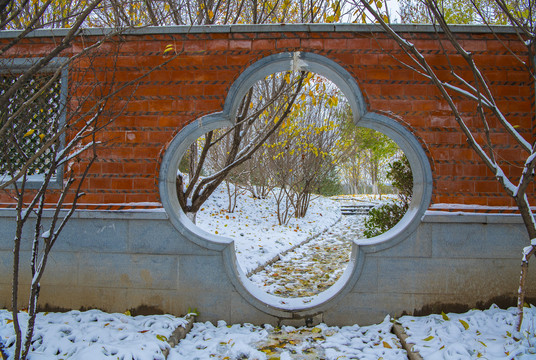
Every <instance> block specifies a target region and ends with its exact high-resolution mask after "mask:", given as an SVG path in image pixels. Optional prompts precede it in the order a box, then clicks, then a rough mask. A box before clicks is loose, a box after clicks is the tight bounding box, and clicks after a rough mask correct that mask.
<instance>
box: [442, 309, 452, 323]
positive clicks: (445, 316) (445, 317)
mask: <svg viewBox="0 0 536 360" xmlns="http://www.w3.org/2000/svg"><path fill="white" fill-rule="evenodd" d="M441 317H442V318H443V320H445V321H449V320H450V319H449V317H448V316H447V314H445V312H443V311H441Z"/></svg>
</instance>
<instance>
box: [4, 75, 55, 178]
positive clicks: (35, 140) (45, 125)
mask: <svg viewBox="0 0 536 360" xmlns="http://www.w3.org/2000/svg"><path fill="white" fill-rule="evenodd" d="M51 78H52V75H51V74H38V75H36V76H34V77H33V78H32V79H31V80H30V81H29V82H27V83H26V84H24V86H22V87H21V88H20V89H19V90H18V91H17V92H16V93H15V95H14V96H11V97H10V99H9V102H8V106H7V108H5V109H0V125H1V127H4V125H5V124H6V122H7V121H8V119H9V118H11V117H13V115H14V114H15V113H16V112H17V110H19V109H20V107H21V106H22V104H24V103H25V102H27V101H28V100H29V99H31V98H32V97H33V96H34V95H35V94H36V93H37V92H39V91H41V90H42V88H43V86H44V85H45V84H46V83H47V82H48V81H49V80H50V79H51ZM16 79H17V76H16V75H13V74H0V96H1V95H3V94H5V92H6V91H7V90H8V89H9V88H10V87H11V86H12V85H13V84H14V83H15V81H16ZM60 92H61V83H60V80H57V81H55V82H54V83H53V85H52V86H51V87H50V88H48V89H46V90H45V91H43V93H42V94H39V96H37V98H36V100H35V101H31V102H30V104H29V105H28V106H27V107H26V108H25V109H24V110H23V111H22V112H21V113H20V114H19V115H17V116H16V117H15V118H14V119H13V121H12V122H11V124H8V126H7V128H6V129H7V131H6V132H5V133H3V135H2V138H1V139H0V149H1V151H0V174H2V175H10V174H14V173H16V172H17V171H18V170H19V169H21V168H22V166H23V165H24V164H25V163H26V162H27V160H28V159H29V157H30V156H31V155H33V154H35V153H37V152H38V151H39V150H40V149H41V147H42V146H43V145H44V144H45V143H46V142H47V141H48V140H49V139H50V138H51V137H52V135H53V134H54V133H55V132H56V131H57V130H58V126H59V119H60V111H61V102H60V96H61V93H60ZM57 146H58V143H56V144H55V145H54V146H52V147H51V148H48V149H47V150H46V151H45V152H44V154H43V155H42V156H40V157H39V158H38V159H37V160H36V161H34V162H32V163H31V165H30V167H29V169H28V172H27V174H28V175H39V174H44V173H45V172H46V171H47V170H49V169H50V166H51V162H52V160H53V159H54V156H55V155H54V152H55V151H54V150H55V149H56V147H57Z"/></svg>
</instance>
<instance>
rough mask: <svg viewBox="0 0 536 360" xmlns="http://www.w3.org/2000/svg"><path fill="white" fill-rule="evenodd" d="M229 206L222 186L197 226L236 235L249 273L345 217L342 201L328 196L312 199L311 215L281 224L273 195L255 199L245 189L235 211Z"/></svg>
mask: <svg viewBox="0 0 536 360" xmlns="http://www.w3.org/2000/svg"><path fill="white" fill-rule="evenodd" d="M227 208H228V196H227V191H226V190H225V189H224V187H223V186H220V187H219V188H218V189H217V190H216V191H215V192H214V193H213V194H212V195H211V197H210V198H209V199H208V200H207V201H206V202H205V204H204V206H203V207H202V208H201V210H200V211H199V212H198V214H197V219H196V225H197V226H199V227H200V228H201V229H203V230H205V231H207V232H209V233H212V234H215V235H220V236H226V237H229V238H232V239H233V240H234V242H235V248H236V257H237V259H238V263H239V264H240V265H241V266H242V268H243V270H244V272H246V273H247V272H249V271H251V270H253V269H255V268H257V267H258V266H259V265H264V264H266V263H267V262H268V261H269V260H271V259H273V258H274V257H275V256H277V255H278V254H280V253H282V252H284V251H285V250H288V249H290V248H292V247H293V246H296V245H298V244H300V243H302V242H304V241H306V240H307V239H308V238H310V237H311V236H314V235H316V234H319V233H321V232H322V231H324V230H326V229H328V228H330V227H331V226H332V225H333V224H335V223H336V222H337V221H338V220H339V218H340V216H341V214H340V209H339V204H338V203H337V202H336V201H334V200H331V199H328V198H325V197H318V198H316V199H314V200H312V201H311V205H310V207H309V210H308V211H307V215H306V216H305V217H304V218H302V219H296V218H293V217H292V218H291V219H290V220H289V222H288V224H287V225H279V224H278V220H277V209H276V204H275V201H273V199H272V198H271V197H269V198H267V199H254V198H253V197H252V196H250V194H249V193H246V192H243V193H242V194H240V195H239V196H238V199H237V207H236V210H235V212H234V213H228V212H227Z"/></svg>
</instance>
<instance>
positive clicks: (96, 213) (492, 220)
mask: <svg viewBox="0 0 536 360" xmlns="http://www.w3.org/2000/svg"><path fill="white" fill-rule="evenodd" d="M65 214H66V211H62V212H61V215H65ZM52 215H53V210H51V209H46V210H44V212H43V217H44V218H51V217H52ZM6 217H7V218H15V209H0V218H6ZM72 218H73V219H117V220H165V219H169V216H168V215H167V213H166V212H165V210H164V208H157V209H132V210H76V211H75V213H74V214H73V216H72ZM422 222H424V223H477V224H522V223H523V219H522V218H521V215H519V214H482V213H469V212H462V211H457V212H447V211H431V210H428V211H426V212H425V214H424V215H423V217H422Z"/></svg>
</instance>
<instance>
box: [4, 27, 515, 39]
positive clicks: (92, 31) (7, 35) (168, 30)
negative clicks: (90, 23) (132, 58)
mask: <svg viewBox="0 0 536 360" xmlns="http://www.w3.org/2000/svg"><path fill="white" fill-rule="evenodd" d="M392 28H393V29H394V30H395V31H396V32H399V33H400V32H402V33H405V32H406V33H416V32H419V33H435V32H436V29H434V27H433V26H432V25H420V24H393V25H392ZM491 28H492V29H493V30H490V28H488V27H487V26H484V25H453V26H451V29H452V31H453V32H455V33H473V34H492V33H500V34H515V30H514V28H513V27H511V26H492V27H491ZM69 31H70V29H39V30H35V31H32V32H31V33H29V34H27V35H26V36H25V37H27V38H29V37H56V36H58V37H62V36H66V35H67V33H68V32H69ZM116 31H117V30H116V29H110V28H89V29H83V30H82V31H81V35H82V36H102V35H105V34H110V33H113V32H116ZM267 32H273V33H281V32H355V33H370V32H383V28H382V27H381V26H380V25H378V24H258V25H247V24H236V25H191V26H190V25H176V26H146V27H138V28H132V29H126V30H125V31H124V32H123V34H128V35H169V34H211V33H267ZM21 33H22V32H21V31H19V30H4V31H0V39H12V38H16V37H17V36H19V35H20V34H21Z"/></svg>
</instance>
